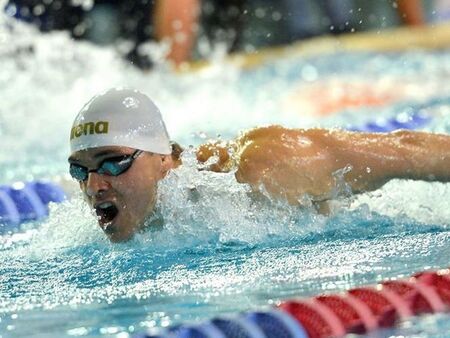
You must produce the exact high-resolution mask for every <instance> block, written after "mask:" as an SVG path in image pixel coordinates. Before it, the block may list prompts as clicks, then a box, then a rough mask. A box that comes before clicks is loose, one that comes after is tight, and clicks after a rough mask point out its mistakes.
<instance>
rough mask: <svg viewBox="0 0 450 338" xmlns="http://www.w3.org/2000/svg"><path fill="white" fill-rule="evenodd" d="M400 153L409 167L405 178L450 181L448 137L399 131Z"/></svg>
mask: <svg viewBox="0 0 450 338" xmlns="http://www.w3.org/2000/svg"><path fill="white" fill-rule="evenodd" d="M393 134H394V135H395V137H398V142H399V144H400V145H401V152H402V155H403V157H404V158H407V159H408V161H409V163H410V167H409V168H407V169H406V173H405V174H406V177H407V178H411V179H416V180H424V181H440V182H449V181H450V136H449V135H442V134H432V133H424V132H410V131H401V132H397V133H393Z"/></svg>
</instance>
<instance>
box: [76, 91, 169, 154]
mask: <svg viewBox="0 0 450 338" xmlns="http://www.w3.org/2000/svg"><path fill="white" fill-rule="evenodd" d="M104 146H123V147H130V148H135V149H141V150H144V151H150V152H152V153H157V154H164V155H169V154H171V146H170V141H169V135H168V133H167V129H166V126H165V124H164V121H163V119H162V116H161V113H160V111H159V109H158V107H156V105H155V104H154V103H153V101H152V100H150V99H149V98H148V97H147V96H146V95H144V94H142V93H140V92H139V91H137V90H133V89H122V88H117V89H116V88H115V89H110V90H108V91H107V92H105V93H102V94H100V95H97V96H94V97H93V98H92V99H91V100H90V101H89V102H88V103H87V104H86V105H85V106H84V107H83V109H81V111H80V112H79V113H78V115H77V117H76V118H75V121H74V122H73V125H72V130H71V132H70V150H71V152H72V153H74V152H76V151H79V150H84V149H88V148H96V147H104Z"/></svg>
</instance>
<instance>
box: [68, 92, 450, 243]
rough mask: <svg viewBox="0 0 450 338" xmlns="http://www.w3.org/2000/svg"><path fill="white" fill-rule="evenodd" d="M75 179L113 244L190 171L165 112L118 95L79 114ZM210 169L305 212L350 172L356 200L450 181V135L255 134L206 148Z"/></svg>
mask: <svg viewBox="0 0 450 338" xmlns="http://www.w3.org/2000/svg"><path fill="white" fill-rule="evenodd" d="M70 147H71V155H70V157H69V163H70V174H71V175H72V177H73V178H74V179H75V180H77V181H78V182H79V184H80V188H81V191H82V193H83V195H84V197H85V199H86V201H87V203H88V204H89V206H90V207H91V208H92V209H93V210H94V211H95V213H96V214H97V217H98V223H99V225H100V227H101V228H102V229H103V231H104V232H105V233H106V234H107V236H108V237H109V239H110V240H111V241H113V242H119V241H125V240H128V239H130V238H132V237H133V235H134V234H135V233H136V232H138V231H139V230H141V229H142V228H143V227H144V222H145V220H146V219H147V218H148V217H149V216H150V215H152V213H153V211H154V208H155V203H156V199H157V190H158V182H159V181H160V180H162V179H163V178H164V177H165V176H166V174H167V173H168V172H169V171H170V170H172V169H175V168H176V167H177V166H178V165H180V164H181V161H180V158H179V157H180V153H181V151H180V147H179V146H177V145H176V144H171V143H170V139H169V136H168V133H167V130H166V127H165V124H164V122H163V119H162V117H161V113H160V111H159V109H158V108H157V107H156V105H155V104H154V103H153V102H152V101H151V100H150V99H149V98H148V97H147V96H146V95H144V94H142V93H140V92H138V91H136V90H132V89H111V90H109V91H107V92H105V93H102V94H100V95H97V96H95V97H94V98H93V99H91V100H90V101H89V102H88V103H87V104H86V105H85V106H84V107H83V108H82V110H81V111H80V112H79V114H78V115H77V117H76V118H75V121H74V123H73V128H72V130H71V135H70ZM211 156H217V158H218V161H217V162H216V163H215V164H213V165H211V166H210V167H209V169H210V170H213V171H217V172H226V171H229V170H231V169H234V170H235V176H236V179H237V181H238V182H240V183H246V184H249V186H250V187H251V188H252V190H253V191H255V192H259V191H260V190H261V189H264V190H265V191H266V192H267V193H268V194H270V195H271V196H272V197H274V198H282V199H286V200H287V201H288V202H289V203H291V204H294V205H295V204H301V202H300V201H302V200H304V199H303V197H305V196H307V197H308V198H309V199H310V200H312V201H313V203H315V204H317V205H323V204H324V203H327V201H328V200H330V199H332V198H333V196H334V195H333V192H334V190H335V189H336V185H337V184H338V182H337V180H336V175H335V173H336V172H338V171H339V170H342V169H344V168H345V170H344V171H343V173H344V180H345V182H346V183H347V184H348V185H349V187H350V188H351V190H352V192H353V193H359V192H364V191H369V190H374V189H377V188H379V187H381V186H382V185H383V184H385V183H386V182H387V181H389V180H390V179H393V178H404V179H414V180H425V181H441V182H448V181H449V179H450V136H448V135H438V134H430V133H425V132H411V131H397V132H393V133H386V134H369V133H355V132H347V131H342V130H325V129H309V130H302V129H287V128H283V127H280V126H270V127H263V128H255V129H253V130H250V131H247V132H246V133H244V134H243V135H242V136H240V137H239V138H237V139H236V140H235V141H233V142H230V143H228V144H222V143H208V144H205V145H202V146H200V147H199V149H198V150H197V159H198V161H199V162H200V163H204V162H206V161H207V160H208V159H210V158H211Z"/></svg>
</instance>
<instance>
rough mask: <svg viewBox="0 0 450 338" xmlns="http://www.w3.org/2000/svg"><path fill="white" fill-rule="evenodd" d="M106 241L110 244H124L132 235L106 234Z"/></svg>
mask: <svg viewBox="0 0 450 338" xmlns="http://www.w3.org/2000/svg"><path fill="white" fill-rule="evenodd" d="M106 235H107V236H108V239H109V240H110V241H111V242H112V243H120V242H126V241H129V240H130V239H132V238H133V236H134V233H120V232H113V233H107V234H106Z"/></svg>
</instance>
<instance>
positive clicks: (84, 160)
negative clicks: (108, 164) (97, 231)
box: [69, 147, 173, 242]
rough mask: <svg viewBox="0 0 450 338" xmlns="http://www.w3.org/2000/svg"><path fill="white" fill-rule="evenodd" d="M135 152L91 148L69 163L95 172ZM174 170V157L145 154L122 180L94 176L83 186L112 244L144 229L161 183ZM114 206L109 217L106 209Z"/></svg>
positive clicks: (130, 150)
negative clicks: (112, 160) (101, 166)
mask: <svg viewBox="0 0 450 338" xmlns="http://www.w3.org/2000/svg"><path fill="white" fill-rule="evenodd" d="M134 151H135V149H132V148H128V147H99V148H90V149H87V150H82V151H78V152H75V153H74V154H72V155H71V156H70V158H69V162H70V163H75V164H78V165H82V166H84V167H87V168H89V169H90V170H92V169H97V168H98V166H99V165H100V164H101V162H103V161H104V160H106V159H110V158H116V157H119V156H123V155H131V154H132V153H133V152H134ZM172 167H173V161H172V158H171V156H170V155H169V156H166V155H159V154H153V153H149V152H144V153H142V154H141V155H139V156H138V157H137V158H136V159H135V160H134V162H133V164H132V165H131V167H130V168H129V169H128V170H127V171H126V172H124V173H122V174H121V175H119V176H108V175H100V174H98V173H96V172H90V173H89V175H88V178H87V180H86V181H81V182H79V184H80V189H81V191H82V192H83V195H84V197H85V199H86V201H87V203H88V204H89V206H90V207H91V208H92V210H93V211H94V212H95V213H96V214H97V216H98V224H99V226H100V227H101V228H102V229H103V231H104V232H105V233H106V234H107V236H108V237H109V239H110V240H111V241H112V242H120V241H125V240H128V239H130V238H132V237H133V235H134V233H136V232H137V231H139V230H140V229H141V228H142V227H143V224H144V221H145V219H146V217H148V216H149V215H150V214H151V213H152V211H153V209H154V207H155V203H156V196H157V183H158V181H159V180H161V179H163V178H164V176H165V175H166V174H167V172H168V170H169V169H171V168H172ZM110 205H112V206H111V207H110V208H108V209H107V210H113V211H109V212H108V213H106V212H105V211H104V209H102V207H104V206H110ZM105 210H106V209H105Z"/></svg>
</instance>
